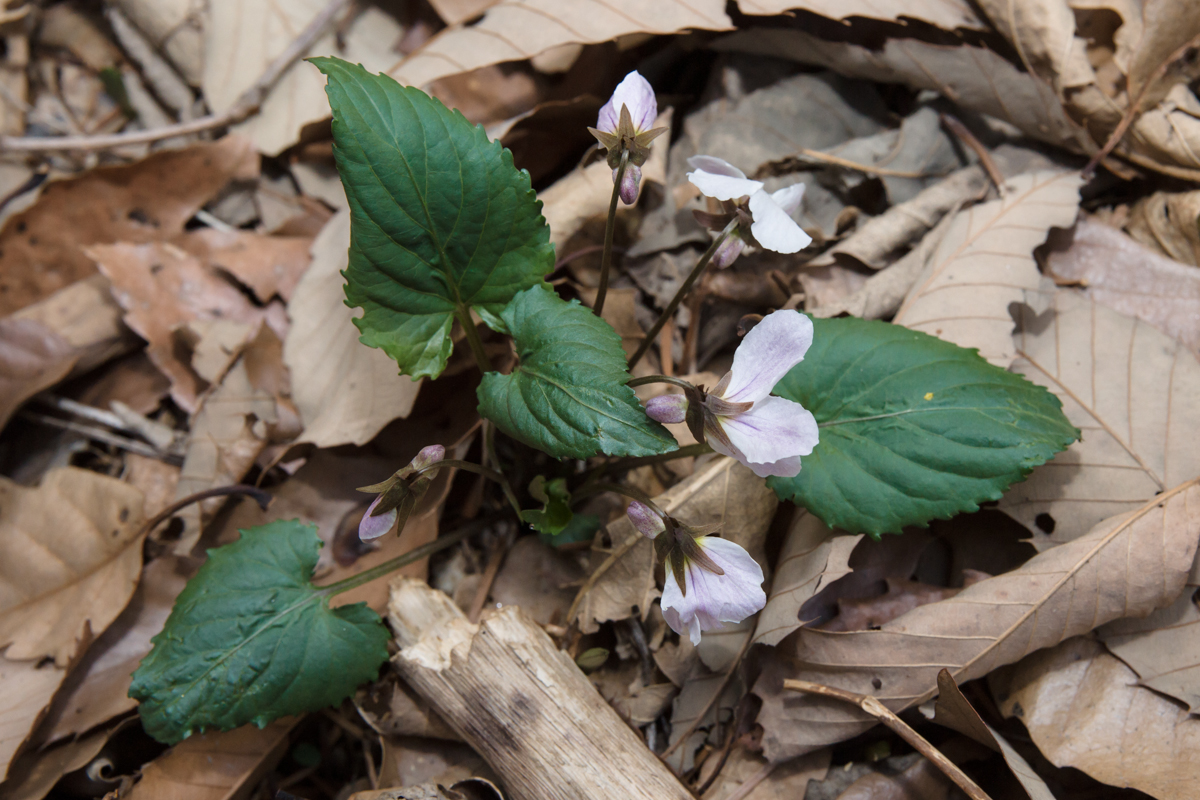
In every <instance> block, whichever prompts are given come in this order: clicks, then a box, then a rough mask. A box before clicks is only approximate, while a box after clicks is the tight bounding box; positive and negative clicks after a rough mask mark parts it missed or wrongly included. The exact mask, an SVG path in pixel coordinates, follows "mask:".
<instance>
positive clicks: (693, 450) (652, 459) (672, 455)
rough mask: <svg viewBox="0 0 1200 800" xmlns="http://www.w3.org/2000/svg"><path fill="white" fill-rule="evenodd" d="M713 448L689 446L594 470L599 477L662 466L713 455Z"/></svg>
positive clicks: (702, 443)
mask: <svg viewBox="0 0 1200 800" xmlns="http://www.w3.org/2000/svg"><path fill="white" fill-rule="evenodd" d="M711 452H712V448H711V447H709V446H708V445H707V444H705V443H704V442H701V443H700V444H689V445H688V446H687V447H681V448H679V449H678V450H672V451H671V452H669V453H660V454H658V455H656V456H642V457H641V458H622V459H618V460H617V461H610V462H609V463H607V464H601V465H600V466H599V467H597V468H596V470H594V471H595V472H596V473H597V474H598V475H603V474H605V473H607V472H616V471H618V470H625V469H637V468H638V467H644V466H646V465H647V464H661V463H662V462H664V461H674V460H675V459H677V458H689V457H691V456H702V455H704V454H705V453H711Z"/></svg>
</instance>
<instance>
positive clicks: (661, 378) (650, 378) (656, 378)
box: [625, 375, 692, 389]
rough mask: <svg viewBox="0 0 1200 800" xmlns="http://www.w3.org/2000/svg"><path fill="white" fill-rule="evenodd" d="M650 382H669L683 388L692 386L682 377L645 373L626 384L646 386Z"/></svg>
mask: <svg viewBox="0 0 1200 800" xmlns="http://www.w3.org/2000/svg"><path fill="white" fill-rule="evenodd" d="M648 383H669V384H672V385H674V386H678V387H680V388H681V389H691V388H692V384H690V383H688V382H687V381H685V380H682V379H680V378H673V377H671V376H670V375H643V376H642V377H640V378H634V379H633V380H631V381H629V382H628V383H626V384H625V385H626V386H628V387H630V388H631V389H632V388H633V387H635V386H645V385H646V384H648Z"/></svg>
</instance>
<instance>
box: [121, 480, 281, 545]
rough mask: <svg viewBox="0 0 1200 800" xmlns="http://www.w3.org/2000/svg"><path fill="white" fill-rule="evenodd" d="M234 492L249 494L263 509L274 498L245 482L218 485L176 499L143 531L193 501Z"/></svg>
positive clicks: (155, 525)
mask: <svg viewBox="0 0 1200 800" xmlns="http://www.w3.org/2000/svg"><path fill="white" fill-rule="evenodd" d="M233 494H244V495H249V496H250V497H252V498H253V499H254V502H256V503H258V507H259V508H261V509H262V510H263V511H266V510H267V506H269V505H270V504H271V500H272V497H271V495H270V493H268V492H267V491H266V490H264V489H259V488H258V487H257V486H248V485H246V484H244V483H235V484H232V485H230V486H218V487H216V488H214V489H205V490H204V491H202V492H196V493H195V494H189V495H188V496H187V497H185V498H183V499H182V500H177V501H175V502H174V503H172V504H171V505H169V506H167V507H166V508H164V509H163V510H162V511H160V512H158V513H157V514H155V515H154V516H153V517H151V518H150V519H149V521H147V522H146V524H145V525H144V526H142V527H143V529H144V530H143V531H142V532H143V533H150V531H152V530H154V529H155V528H157V527H158V526H159V524H161V523H163V522H165V521H166V520H168V519H170V518H171V517H173V516H175V513H176V512H177V511H179V509H181V508H184V507H185V506H190V505H191V504H192V503H198V502H200V501H201V500H207V499H208V498H210V497H228V496H229V495H233Z"/></svg>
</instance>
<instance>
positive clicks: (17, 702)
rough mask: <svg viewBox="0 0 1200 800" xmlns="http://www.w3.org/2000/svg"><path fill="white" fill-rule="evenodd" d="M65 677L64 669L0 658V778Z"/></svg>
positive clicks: (4, 775) (52, 665) (45, 664)
mask: <svg viewBox="0 0 1200 800" xmlns="http://www.w3.org/2000/svg"><path fill="white" fill-rule="evenodd" d="M66 677H67V671H66V670H65V669H59V668H58V667H56V666H54V664H51V663H40V662H38V661H9V660H8V659H7V658H5V657H4V656H0V778H3V777H7V775H8V769H9V766H10V764H11V763H12V760H13V757H14V756H15V755H16V754H17V751H18V749H19V748H20V747H21V745H22V743H23V742H24V741H25V739H26V738H27V737H28V736H29V734H30V733H32V732H33V729H34V728H35V727H36V726H37V724H38V721H39V720H40V718H41V715H42V712H43V710H44V709H45V708H46V706H48V705H50V701H51V699H52V698H53V697H54V693H55V692H56V691H58V687H59V686H60V685H61V684H62V682H63V681H64V680H65V679H66Z"/></svg>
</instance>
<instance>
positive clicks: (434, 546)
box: [321, 514, 496, 597]
mask: <svg viewBox="0 0 1200 800" xmlns="http://www.w3.org/2000/svg"><path fill="white" fill-rule="evenodd" d="M495 521H496V515H494V514H492V515H489V516H486V517H483V518H481V519H477V520H475V521H474V522H469V523H467V524H466V525H463V526H462V527H461V528H459V529H458V530H456V531H454V532H452V533H448V534H446V535H445V536H442V537H439V538H437V539H435V540H434V541H432V542H430V543H429V544H425V545H421V546H420V547H418V548H416V549H414V550H409V551H408V552H407V553H405V554H404V555H400V556H396V557H395V558H390V559H388V560H387V561H385V562H383V563H382V564H377V565H376V566H374V567H371V568H370V569H365V570H363V571H362V572H360V573H358V574H357V575H352V576H351V577H349V578H346V579H345V580H341V581H338V582H337V583H331V584H329V585H328V586H322V587H321V593H322V594H324V595H325V596H326V597H332V596H333V595H335V594H341V593H342V592H348V591H350V590H351V589H357V588H358V587H359V586H362V585H363V584H364V583H370V582H371V581H373V580H375V579H377V578H382V577H383V576H384V575H387V574H388V573H391V572H395V571H396V570H398V569H400V568H401V567H406V566H408V565H409V564H411V563H413V562H414V561H420V560H421V559H423V558H428V557H429V556H431V555H433V554H434V553H436V552H438V551H440V550H445V549H446V548H447V547H450V546H451V545H455V544H458V543H459V542H461V541H462V540H463V539H466V538H467V537H468V536H470V535H471V534H472V533H476V532H477V531H480V530H482V529H483V528H485V527H487V526H488V525H490V524H491V523H493V522H495Z"/></svg>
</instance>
